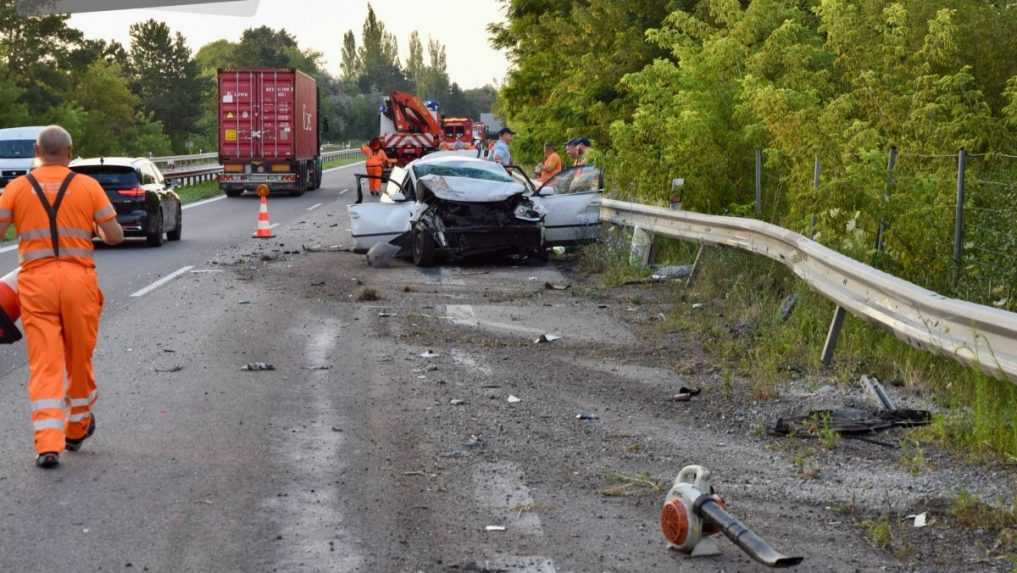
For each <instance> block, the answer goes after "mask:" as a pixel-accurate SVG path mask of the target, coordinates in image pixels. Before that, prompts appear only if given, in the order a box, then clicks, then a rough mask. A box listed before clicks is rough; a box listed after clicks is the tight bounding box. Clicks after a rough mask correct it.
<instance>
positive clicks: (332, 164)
mask: <svg viewBox="0 0 1017 573" xmlns="http://www.w3.org/2000/svg"><path fill="white" fill-rule="evenodd" d="M361 161H363V159H362V158H360V157H357V158H354V159H333V160H332V161H326V162H325V163H324V164H322V166H321V169H322V170H323V171H324V170H325V169H333V168H335V167H342V166H343V165H350V164H352V163H360V162H361Z"/></svg>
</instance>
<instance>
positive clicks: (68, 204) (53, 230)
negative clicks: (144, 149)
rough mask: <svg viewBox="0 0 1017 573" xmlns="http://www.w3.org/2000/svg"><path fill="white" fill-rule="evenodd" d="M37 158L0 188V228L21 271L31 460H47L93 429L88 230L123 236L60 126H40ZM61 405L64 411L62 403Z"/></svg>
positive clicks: (93, 320)
mask: <svg viewBox="0 0 1017 573" xmlns="http://www.w3.org/2000/svg"><path fill="white" fill-rule="evenodd" d="M35 156H36V159H37V161H38V162H39V163H40V164H41V166H40V167H38V168H37V169H34V170H32V172H31V173H29V174H28V175H25V176H22V177H18V178H17V179H15V180H14V181H11V182H10V183H9V184H8V185H7V189H6V190H4V193H3V195H2V196H0V236H3V235H4V234H6V233H7V228H8V227H9V226H10V225H11V223H12V222H13V223H14V227H15V228H16V229H17V231H18V237H19V243H18V251H19V254H20V258H21V273H20V274H19V275H18V301H19V304H20V305H21V321H22V324H23V325H24V329H25V339H26V342H27V343H28V371H29V379H28V397H29V399H30V400H31V401H32V424H33V425H34V427H35V451H36V458H35V464H36V465H37V466H39V467H41V468H47V469H48V468H52V467H55V466H56V465H57V464H59V463H60V453H61V452H63V451H64V449H67V450H70V451H77V450H79V449H80V448H81V445H82V443H83V442H84V441H85V439H87V438H89V437H90V436H91V435H92V434H93V433H94V432H95V415H94V414H92V405H93V404H94V403H95V400H96V393H95V374H94V373H93V371H92V351H93V350H94V349H95V341H96V337H97V335H98V331H99V315H100V314H101V313H102V303H103V298H102V292H101V291H100V290H99V284H98V281H97V280H96V276H95V263H94V262H93V261H92V237H93V235H94V233H95V232H98V233H99V236H100V237H101V238H102V239H103V240H104V241H105V242H106V243H107V244H110V245H115V244H117V243H120V242H121V241H123V238H124V232H123V229H122V228H121V227H120V225H119V224H118V223H117V220H116V211H114V210H113V206H112V205H111V204H110V202H109V199H108V198H107V197H106V192H105V191H103V189H102V187H101V186H100V185H99V183H98V182H97V181H96V180H95V179H92V178H91V177H88V176H86V175H80V174H75V173H74V172H72V171H71V170H70V169H68V168H67V165H68V164H69V163H70V161H71V157H72V155H71V135H70V134H69V133H67V131H66V130H64V129H63V128H62V127H60V126H56V125H53V126H49V127H47V128H45V129H43V130H42V131H41V132H40V133H39V137H38V139H37V140H36V144H35ZM68 407H69V411H68Z"/></svg>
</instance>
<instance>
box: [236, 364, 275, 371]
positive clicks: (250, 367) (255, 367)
mask: <svg viewBox="0 0 1017 573" xmlns="http://www.w3.org/2000/svg"><path fill="white" fill-rule="evenodd" d="M240 369H241V370H246V371H248V372H265V371H268V370H275V366H273V365H272V364H269V363H268V362H250V363H248V364H244V365H243V366H241V367H240Z"/></svg>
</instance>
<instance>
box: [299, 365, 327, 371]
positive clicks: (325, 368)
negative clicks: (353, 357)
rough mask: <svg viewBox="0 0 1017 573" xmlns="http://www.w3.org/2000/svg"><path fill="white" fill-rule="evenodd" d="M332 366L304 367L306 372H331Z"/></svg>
mask: <svg viewBox="0 0 1017 573" xmlns="http://www.w3.org/2000/svg"><path fill="white" fill-rule="evenodd" d="M331 369H332V365H331V364H322V365H320V366H304V370H331Z"/></svg>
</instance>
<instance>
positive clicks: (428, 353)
mask: <svg viewBox="0 0 1017 573" xmlns="http://www.w3.org/2000/svg"><path fill="white" fill-rule="evenodd" d="M420 357H421V358H437V357H438V353H437V352H433V351H431V350H425V351H424V352H421V353H420Z"/></svg>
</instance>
